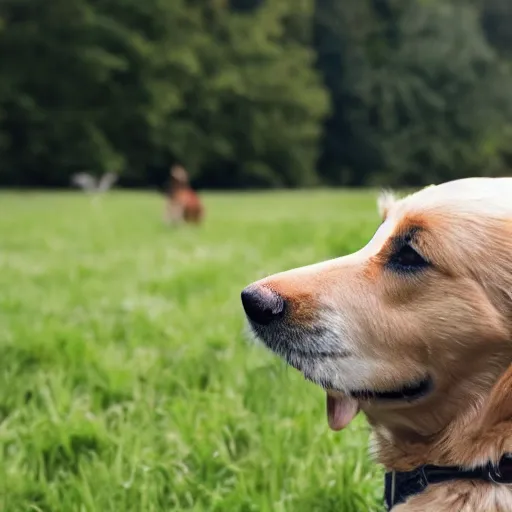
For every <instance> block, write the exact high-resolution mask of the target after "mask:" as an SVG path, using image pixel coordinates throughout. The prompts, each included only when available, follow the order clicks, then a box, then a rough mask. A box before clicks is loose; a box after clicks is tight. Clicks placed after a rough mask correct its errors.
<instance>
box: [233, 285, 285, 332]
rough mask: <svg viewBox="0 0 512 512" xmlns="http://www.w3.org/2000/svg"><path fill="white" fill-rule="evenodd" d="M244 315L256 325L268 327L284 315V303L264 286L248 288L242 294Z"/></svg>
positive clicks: (277, 295)
mask: <svg viewBox="0 0 512 512" xmlns="http://www.w3.org/2000/svg"><path fill="white" fill-rule="evenodd" d="M242 304H243V306H244V309H245V313H246V314H247V316H248V317H249V319H250V320H252V321H253V322H254V323H256V324H260V325H268V324H270V322H273V321H274V320H277V319H278V318H280V317H281V316H283V313H284V306H285V302H284V300H283V298H282V297H281V296H280V295H279V294H277V293H276V292H274V291H272V290H270V289H269V288H266V287H264V286H254V285H252V286H248V287H247V288H246V289H245V290H244V291H243V292H242Z"/></svg>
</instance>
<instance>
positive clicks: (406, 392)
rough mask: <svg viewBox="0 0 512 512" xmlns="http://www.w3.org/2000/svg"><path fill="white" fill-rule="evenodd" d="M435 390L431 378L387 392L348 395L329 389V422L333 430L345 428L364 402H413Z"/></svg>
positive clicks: (356, 392) (366, 391)
mask: <svg viewBox="0 0 512 512" xmlns="http://www.w3.org/2000/svg"><path fill="white" fill-rule="evenodd" d="M432 388H433V381H432V378H431V377H425V378H424V379H421V380H418V381H415V382H412V383H407V384H404V385H403V386H402V387H400V388H397V389H392V390H386V391H377V390H368V389H364V390H354V391H350V392H349V393H348V394H346V393H340V392H338V391H332V390H330V389H327V390H326V391H327V421H328V423H329V427H330V428H331V429H332V430H341V429H343V428H345V427H346V426H347V425H348V424H349V423H350V422H351V421H352V420H353V419H354V417H355V416H356V414H357V413H358V412H359V406H360V403H361V402H362V401H369V400H372V401H388V402H392V401H395V402H396V401H406V402H412V401H414V400H418V399H420V398H422V397H423V396H425V395H427V394H428V393H429V392H430V391H431V390H432Z"/></svg>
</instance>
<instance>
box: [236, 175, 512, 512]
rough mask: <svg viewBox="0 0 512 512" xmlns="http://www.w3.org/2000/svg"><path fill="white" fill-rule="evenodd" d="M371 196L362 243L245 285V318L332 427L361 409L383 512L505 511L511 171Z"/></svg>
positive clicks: (511, 447)
mask: <svg viewBox="0 0 512 512" xmlns="http://www.w3.org/2000/svg"><path fill="white" fill-rule="evenodd" d="M379 206H380V209H381V213H382V218H383V222H382V224H381V226H380V227H379V229H378V230H377V232H376V233H375V235H374V237H373V238H372V240H371V241H370V242H369V243H368V245H366V247H364V248H363V249H361V250H360V251H358V252H356V253H354V254H351V255H349V256H345V257H342V258H338V259H335V260H331V261H327V262H324V263H320V264H317V265H311V266H308V267H303V268H300V269H295V270H291V271H288V272H283V273H280V274H276V275H273V276H270V277H268V278H266V279H263V280H261V281H258V282H256V283H254V284H252V285H251V286H249V287H247V288H246V289H245V290H244V291H243V292H242V301H243V305H244V308H245V311H246V313H247V316H248V318H249V320H250V323H251V327H252V329H253V331H254V333H255V334H256V335H257V336H258V337H259V338H260V339H261V340H262V341H263V342H264V343H265V345H267V346H268V347H269V348H270V349H271V350H273V351H274V352H275V353H277V354H278V355H280V356H281V357H283V358H284V359H285V360H286V361H287V362H288V363H289V364H290V365H292V366H293V367H295V368H296V369H298V370H299V371H301V372H302V373H303V374H304V376H305V377H306V379H308V380H311V381H312V382H314V383H316V384H319V385H320V386H322V387H323V388H324V389H325V391H326V395H327V417H328V423H329V426H330V427H331V429H333V430H340V429H343V428H345V427H346V426H347V425H348V424H349V423H350V422H351V421H352V419H353V418H354V417H355V416H356V414H357V413H358V412H359V411H363V413H364V414H365V415H366V417H367V419H368V421H369V423H370V425H371V427H372V430H373V437H374V449H375V452H376V455H377V459H378V461H379V462H380V463H382V464H383V465H384V466H385V468H386V470H387V472H388V473H387V475H386V496H387V503H388V507H389V509H390V510H393V512H426V511H431V512H506V511H512V487H511V485H510V484H512V458H511V457H510V454H511V453H512V178H500V179H486V178H473V179H467V180H459V181H454V182H451V183H446V184H443V185H439V186H433V187H429V188H427V189H424V190H422V191H420V192H418V193H415V194H413V195H411V196H408V197H406V198H404V199H401V200H397V199H395V198H394V197H393V196H391V195H386V196H384V197H383V198H382V200H381V201H380V204H379Z"/></svg>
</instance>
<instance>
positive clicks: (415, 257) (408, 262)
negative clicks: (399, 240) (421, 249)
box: [389, 245, 428, 271]
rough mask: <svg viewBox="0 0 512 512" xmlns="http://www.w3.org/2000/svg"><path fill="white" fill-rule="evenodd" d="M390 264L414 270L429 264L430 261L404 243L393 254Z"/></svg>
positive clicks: (398, 268) (399, 268)
mask: <svg viewBox="0 0 512 512" xmlns="http://www.w3.org/2000/svg"><path fill="white" fill-rule="evenodd" d="M389 265H390V266H391V268H394V269H396V270H401V271H404V270H405V271H414V270H419V269H422V268H424V267H426V266H428V262H427V261H426V260H425V259H424V258H423V257H422V256H420V255H419V254H418V253H417V252H416V251H415V250H414V249H413V248H412V247H411V246H410V245H404V246H403V247H401V248H400V249H399V250H398V251H397V252H396V253H395V254H393V256H391V258H390V260H389Z"/></svg>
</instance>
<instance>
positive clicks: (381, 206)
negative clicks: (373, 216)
mask: <svg viewBox="0 0 512 512" xmlns="http://www.w3.org/2000/svg"><path fill="white" fill-rule="evenodd" d="M396 200H397V199H396V196H395V194H394V193H393V192H391V191H390V190H383V191H382V192H381V193H380V194H379V197H378V199H377V209H378V211H379V215H380V217H381V219H382V220H386V217H387V216H388V213H389V210H390V209H391V207H392V206H393V205H394V204H395V203H396Z"/></svg>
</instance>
